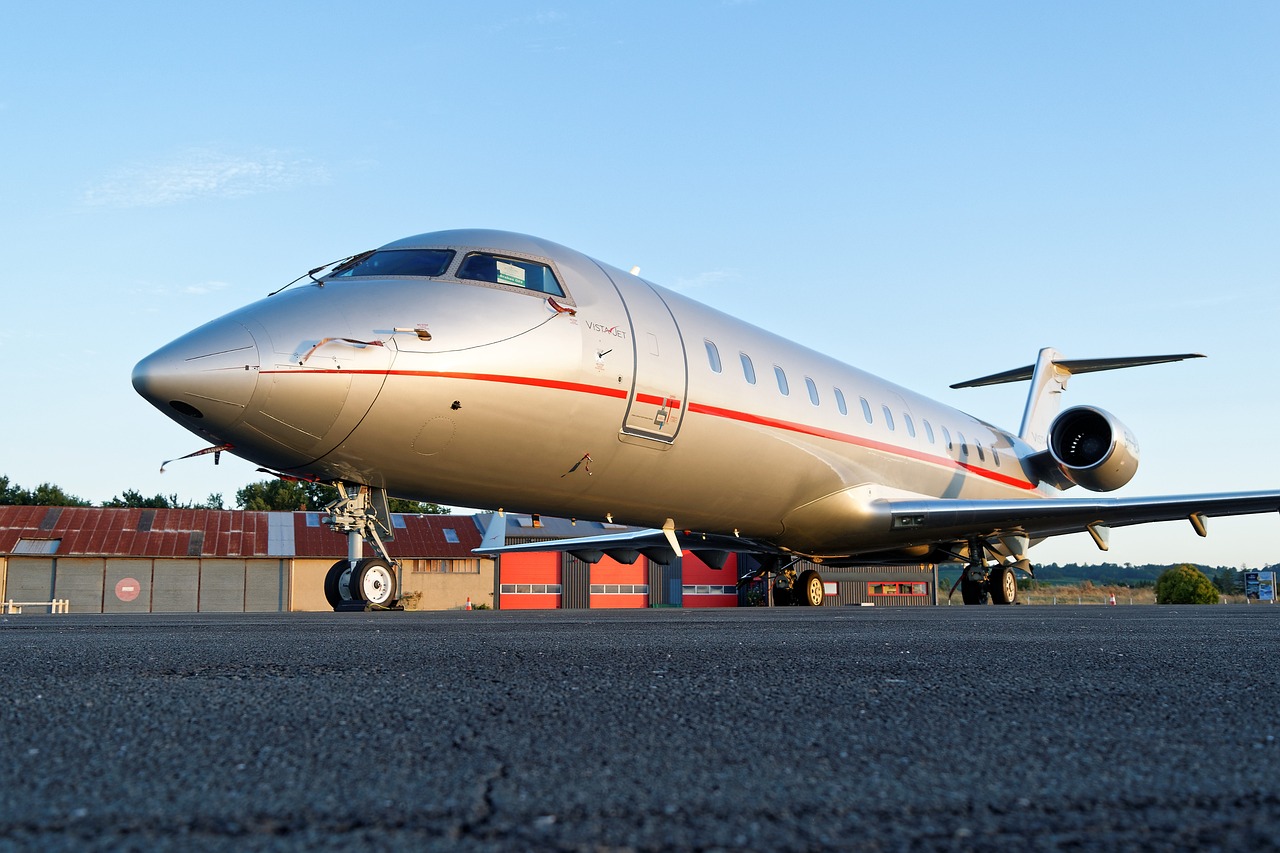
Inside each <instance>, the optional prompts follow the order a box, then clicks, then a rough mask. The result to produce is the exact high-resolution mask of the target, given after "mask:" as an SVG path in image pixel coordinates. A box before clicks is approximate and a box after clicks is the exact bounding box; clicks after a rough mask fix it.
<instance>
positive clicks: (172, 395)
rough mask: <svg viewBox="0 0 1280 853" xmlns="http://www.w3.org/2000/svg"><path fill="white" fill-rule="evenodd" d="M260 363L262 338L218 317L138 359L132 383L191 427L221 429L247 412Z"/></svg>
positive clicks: (148, 398) (164, 410)
mask: <svg viewBox="0 0 1280 853" xmlns="http://www.w3.org/2000/svg"><path fill="white" fill-rule="evenodd" d="M259 363H260V362H259V356H258V344H257V341H255V340H254V337H253V335H252V334H250V332H249V330H248V329H247V328H245V327H244V326H243V325H241V324H240V323H238V322H236V321H234V320H230V319H222V320H215V321H213V322H212V323H207V324H205V325H203V326H201V327H200V328H198V329H196V330H194V331H192V332H188V333H187V334H185V335H183V336H182V337H180V338H178V339H177V340H176V341H174V342H173V343H170V344H168V345H166V346H163V347H161V348H160V349H158V350H156V351H155V352H153V353H152V354H151V355H149V356H147V357H146V358H144V359H143V360H142V361H140V362H138V364H137V366H136V367H134V369H133V387H134V389H135V390H137V392H138V393H139V394H141V395H142V396H143V397H144V398H146V400H147V401H148V402H150V403H151V405H153V406H155V407H156V408H157V409H159V410H160V411H162V412H164V413H165V414H166V415H168V416H169V417H171V418H173V419H174V420H176V421H177V422H178V423H180V424H182V425H183V426H185V427H187V428H188V429H190V430H193V431H196V432H204V433H213V434H217V433H218V431H219V430H221V429H225V428H227V427H229V426H231V425H233V424H235V423H236V422H238V421H239V420H240V419H241V418H242V417H243V416H244V412H245V407H246V406H247V405H248V404H249V400H250V398H252V397H253V392H254V388H255V387H256V386H257V384H258V368H259Z"/></svg>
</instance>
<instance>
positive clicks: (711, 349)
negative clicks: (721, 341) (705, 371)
mask: <svg viewBox="0 0 1280 853" xmlns="http://www.w3.org/2000/svg"><path fill="white" fill-rule="evenodd" d="M703 343H704V344H706V345H707V361H708V362H710V364H711V370H712V372H713V373H720V372H721V367H720V350H718V349H716V345H715V344H713V343H712V342H711V341H708V340H704V341H703Z"/></svg>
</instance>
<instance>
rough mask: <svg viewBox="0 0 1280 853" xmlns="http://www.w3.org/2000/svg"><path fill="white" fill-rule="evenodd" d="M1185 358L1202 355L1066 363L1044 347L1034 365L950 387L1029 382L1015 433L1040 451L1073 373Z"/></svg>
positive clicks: (1066, 361) (958, 383) (1154, 356)
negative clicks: (1020, 422) (1024, 406)
mask: <svg viewBox="0 0 1280 853" xmlns="http://www.w3.org/2000/svg"><path fill="white" fill-rule="evenodd" d="M1188 358H1204V356H1203V355H1201V354H1200V353H1194V352H1189V353H1180V354H1178V355H1136V356H1128V357H1125V358H1084V359H1075V360H1070V361H1069V360H1066V359H1063V358H1062V354H1061V353H1060V352H1058V351H1057V350H1055V349H1053V348H1052V347H1045V348H1044V349H1042V350H1040V355H1039V357H1038V358H1037V359H1036V363H1035V364H1028V365H1027V366H1026V367H1018V368H1015V369H1013V370H1006V371H1004V372H1003V373H993V374H991V375H990V376H983V377H980V378H978V379H970V380H969V381H968V382H957V383H956V384H955V385H952V386H951V387H952V388H979V387H981V386H983V385H1002V384H1004V383H1006V382H1021V381H1023V380H1024V379H1030V380H1031V391H1030V393H1028V394H1027V408H1026V409H1025V410H1024V411H1023V413H1022V427H1021V428H1020V429H1019V430H1018V437H1019V438H1021V439H1022V440H1023V441H1025V442H1027V443H1028V444H1030V445H1031V446H1032V447H1034V448H1035V449H1036V450H1044V449H1045V448H1046V447H1047V446H1048V433H1049V425H1050V424H1051V423H1053V419H1054V418H1055V417H1057V414H1058V410H1059V408H1061V404H1062V392H1063V391H1065V390H1066V389H1067V380H1068V379H1070V378H1071V376H1072V375H1073V374H1076V373H1096V372H1098V371H1100V370H1119V369H1120V368H1122V367H1142V366H1144V365H1147V364H1164V363H1166V362H1170V361H1183V360H1185V359H1188Z"/></svg>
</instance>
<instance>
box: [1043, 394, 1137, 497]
mask: <svg viewBox="0 0 1280 853" xmlns="http://www.w3.org/2000/svg"><path fill="white" fill-rule="evenodd" d="M1049 454H1050V455H1051V456H1052V457H1053V461H1054V462H1055V463H1056V464H1057V466H1058V470H1059V471H1060V472H1061V473H1062V476H1063V477H1065V478H1066V479H1067V480H1069V481H1070V482H1072V483H1074V484H1076V485H1077V486H1081V487H1083V488H1086V489H1088V490H1089V491H1091V492H1110V491H1113V490H1114V489H1118V488H1120V487H1121V486H1123V485H1124V484H1125V483H1128V482H1129V481H1130V480H1132V479H1133V475H1134V474H1135V473H1137V471H1138V441H1137V439H1135V438H1134V437H1133V433H1131V432H1129V428H1128V427H1126V426H1125V425H1124V424H1122V423H1120V421H1119V420H1117V419H1116V417H1115V415H1112V414H1111V413H1110V412H1106V411H1104V410H1102V409H1099V408H1096V407H1094V406H1076V407H1074V408H1071V409H1067V410H1066V411H1065V412H1063V413H1062V414H1060V415H1058V416H1057V417H1056V418H1054V420H1053V423H1052V424H1051V425H1050V426H1049Z"/></svg>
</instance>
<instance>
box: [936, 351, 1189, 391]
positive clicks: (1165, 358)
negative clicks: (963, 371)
mask: <svg viewBox="0 0 1280 853" xmlns="http://www.w3.org/2000/svg"><path fill="white" fill-rule="evenodd" d="M1188 358H1204V355H1203V354H1202V353H1198V352H1186V353H1179V354H1178V355H1135V356H1128V357H1125V358H1075V359H1055V360H1054V361H1053V364H1054V365H1055V366H1057V367H1059V368H1061V369H1062V370H1064V371H1066V372H1067V373H1071V374H1076V373H1097V372H1098V371H1100V370H1119V369H1120V368H1122V367H1145V366H1146V365H1148V364H1166V363H1168V362H1171V361H1185V360H1186V359H1188ZM1035 369H1036V366H1035V365H1034V364H1028V365H1027V366H1026V367H1015V368H1014V369H1013V370H1006V371H1004V372H1003V373H993V374H991V375H990V376H982V377H979V378H977V379H970V380H969V381H967V382H957V383H956V384H955V385H952V386H951V387H952V388H981V387H982V386H984V385H1004V384H1006V383H1008V382H1024V381H1026V380H1028V379H1030V378H1031V377H1032V375H1033V374H1034V373H1035Z"/></svg>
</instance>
